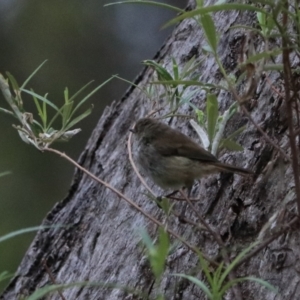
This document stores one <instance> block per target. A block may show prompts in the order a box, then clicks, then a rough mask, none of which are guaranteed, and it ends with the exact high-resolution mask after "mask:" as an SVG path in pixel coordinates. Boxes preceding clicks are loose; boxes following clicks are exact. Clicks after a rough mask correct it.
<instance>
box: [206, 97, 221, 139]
mask: <svg viewBox="0 0 300 300" xmlns="http://www.w3.org/2000/svg"><path fill="white" fill-rule="evenodd" d="M218 108H219V105H218V100H217V97H216V95H214V94H207V100H206V116H207V133H208V138H209V141H210V144H212V141H213V139H214V136H215V132H216V125H217V119H218V116H219V111H218Z"/></svg>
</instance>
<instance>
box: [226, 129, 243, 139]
mask: <svg viewBox="0 0 300 300" xmlns="http://www.w3.org/2000/svg"><path fill="white" fill-rule="evenodd" d="M246 128H247V126H246V125H244V126H242V127H240V128H239V129H237V130H236V131H234V132H233V133H231V134H230V135H229V136H228V137H227V138H226V139H228V140H232V139H234V138H235V137H237V136H238V135H240V134H241V133H242V132H243V131H244V130H245V129H246Z"/></svg>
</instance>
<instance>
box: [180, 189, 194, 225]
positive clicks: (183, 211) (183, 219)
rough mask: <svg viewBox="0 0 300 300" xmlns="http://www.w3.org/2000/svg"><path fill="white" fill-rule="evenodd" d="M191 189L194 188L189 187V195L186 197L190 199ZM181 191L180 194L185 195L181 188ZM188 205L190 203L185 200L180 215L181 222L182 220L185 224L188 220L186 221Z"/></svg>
mask: <svg viewBox="0 0 300 300" xmlns="http://www.w3.org/2000/svg"><path fill="white" fill-rule="evenodd" d="M191 191H192V188H188V189H187V196H186V197H187V198H188V199H189V198H190V194H191ZM179 192H180V194H182V195H184V192H183V189H181V190H180V191H179ZM187 205H188V203H187V202H186V201H185V202H184V204H183V208H182V211H181V213H180V215H179V217H178V220H179V222H181V223H183V224H185V223H186V221H185V212H186V208H187Z"/></svg>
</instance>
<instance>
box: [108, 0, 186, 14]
mask: <svg viewBox="0 0 300 300" xmlns="http://www.w3.org/2000/svg"><path fill="white" fill-rule="evenodd" d="M130 3H134V4H147V5H153V6H160V7H163V8H168V9H172V10H175V11H177V12H183V11H184V10H183V9H181V8H178V7H176V6H172V5H169V4H166V3H160V2H155V1H141V0H128V1H119V2H114V3H108V4H104V7H106V6H111V5H116V4H130Z"/></svg>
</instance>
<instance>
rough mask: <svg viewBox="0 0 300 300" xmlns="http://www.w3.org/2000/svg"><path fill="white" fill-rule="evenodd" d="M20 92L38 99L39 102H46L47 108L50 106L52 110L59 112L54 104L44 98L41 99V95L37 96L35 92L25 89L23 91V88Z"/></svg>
mask: <svg viewBox="0 0 300 300" xmlns="http://www.w3.org/2000/svg"><path fill="white" fill-rule="evenodd" d="M21 91H23V92H25V93H27V94H29V95H31V96H34V97H36V98H38V99H40V100H41V101H44V102H46V103H47V104H48V105H49V106H51V107H52V108H54V109H55V110H56V111H58V110H59V108H58V107H57V106H56V105H55V104H54V103H52V102H50V101H49V100H48V99H47V98H45V97H43V96H41V95H39V94H37V93H35V92H33V91H29V90H26V89H23V88H21Z"/></svg>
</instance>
